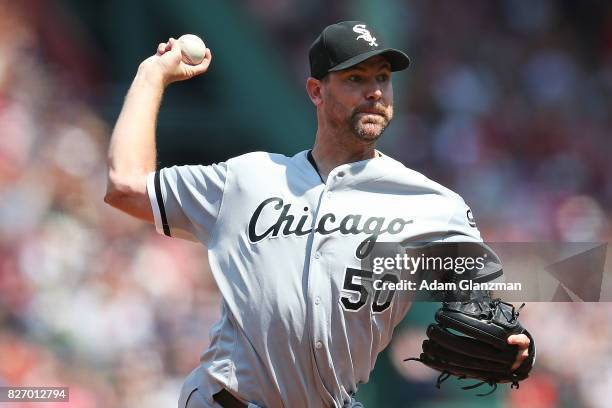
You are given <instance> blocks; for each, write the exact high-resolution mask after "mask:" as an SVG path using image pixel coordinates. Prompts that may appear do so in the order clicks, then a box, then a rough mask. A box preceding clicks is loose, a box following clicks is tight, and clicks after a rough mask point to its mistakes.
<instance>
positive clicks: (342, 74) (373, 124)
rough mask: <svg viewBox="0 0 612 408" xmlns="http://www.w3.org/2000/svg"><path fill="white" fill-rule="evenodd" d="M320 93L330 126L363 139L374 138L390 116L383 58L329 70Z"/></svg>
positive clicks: (387, 76)
mask: <svg viewBox="0 0 612 408" xmlns="http://www.w3.org/2000/svg"><path fill="white" fill-rule="evenodd" d="M324 95H325V106H324V109H325V114H326V115H325V116H326V119H327V122H328V124H329V125H330V127H332V128H334V129H336V130H337V131H339V132H342V133H350V134H352V135H354V136H355V137H357V138H358V139H360V140H362V141H364V142H374V141H376V140H377V139H378V138H379V137H380V136H381V135H382V133H383V132H384V130H385V129H386V128H387V126H388V125H389V123H390V122H391V120H392V119H393V87H392V85H391V70H390V66H389V63H388V62H387V60H386V59H385V58H384V57H381V56H376V57H372V58H370V59H368V60H366V61H364V62H362V63H360V64H358V65H356V66H354V67H351V68H348V69H346V70H343V71H338V72H331V73H330V74H329V75H328V77H326V79H325V80H324Z"/></svg>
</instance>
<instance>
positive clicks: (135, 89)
mask: <svg viewBox="0 0 612 408" xmlns="http://www.w3.org/2000/svg"><path fill="white" fill-rule="evenodd" d="M181 55H182V54H181V49H180V46H179V45H177V43H176V40H174V39H170V40H169V41H168V42H167V43H160V44H159V46H158V48H157V53H156V54H155V55H153V56H151V57H149V58H147V59H146V60H145V61H143V62H142V64H140V67H139V68H138V72H137V73H136V77H135V78H134V82H133V83H132V86H131V87H130V90H129V91H128V94H127V96H126V98H125V101H124V103H123V108H122V109H121V113H120V114H119V118H118V119H117V123H116V124H115V128H114V130H113V134H112V136H111V141H110V147H109V149H108V185H107V189H106V195H105V196H104V201H105V202H106V203H108V204H110V205H112V206H113V207H115V208H118V209H120V210H121V211H124V212H126V213H128V214H131V215H133V216H135V217H138V218H141V219H143V220H146V221H149V222H153V212H152V209H151V205H150V202H149V196H148V194H147V182H146V178H147V174H149V173H151V172H152V171H154V170H155V168H156V149H155V127H156V122H157V114H158V112H159V106H160V104H161V99H162V95H163V93H164V89H165V88H166V87H167V86H168V85H169V84H171V83H172V82H176V81H183V80H186V79H189V78H192V77H194V76H196V75H200V74H202V73H204V72H206V70H207V69H208V66H209V64H210V61H211V59H212V55H211V53H210V50H208V49H206V53H205V58H204V60H203V61H202V62H201V63H200V64H198V65H186V64H184V63H183V62H182V60H181Z"/></svg>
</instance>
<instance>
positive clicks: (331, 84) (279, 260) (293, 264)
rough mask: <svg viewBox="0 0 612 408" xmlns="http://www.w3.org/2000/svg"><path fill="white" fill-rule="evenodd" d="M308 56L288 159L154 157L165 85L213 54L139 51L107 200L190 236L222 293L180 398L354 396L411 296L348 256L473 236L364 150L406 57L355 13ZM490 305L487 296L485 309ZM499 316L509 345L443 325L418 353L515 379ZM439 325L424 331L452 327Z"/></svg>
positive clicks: (525, 359)
mask: <svg viewBox="0 0 612 408" xmlns="http://www.w3.org/2000/svg"><path fill="white" fill-rule="evenodd" d="M309 59H310V77H309V78H308V79H307V81H306V91H307V93H308V96H309V97H310V100H311V101H312V104H313V105H314V107H315V109H316V114H317V132H316V136H315V141H314V146H313V148H312V149H311V150H308V151H302V152H299V153H297V154H295V155H294V156H292V157H286V156H283V155H280V154H273V153H267V152H253V153H249V154H245V155H242V156H239V157H234V158H230V159H228V160H227V161H225V162H222V163H217V164H212V165H208V166H203V165H198V166H175V167H171V168H163V169H156V165H155V163H156V148H155V123H156V118H157V113H158V110H159V106H160V101H161V98H162V94H163V92H164V90H165V88H166V87H167V86H168V85H169V84H171V83H172V82H175V81H183V80H187V79H190V78H192V77H194V76H196V75H201V74H204V73H205V72H206V71H207V69H208V67H209V66H210V64H211V61H212V54H211V51H210V50H206V54H205V57H204V60H203V61H202V62H201V63H200V64H198V65H195V66H191V65H187V64H185V63H184V62H182V61H181V50H180V44H179V43H178V42H177V41H176V40H174V39H170V40H169V41H168V42H166V43H161V44H159V46H158V48H157V52H156V54H155V55H153V56H151V57H149V58H147V59H146V60H145V61H143V62H142V63H141V65H140V67H139V68H138V72H137V74H136V77H135V78H134V81H133V84H132V86H131V88H130V90H129V92H128V94H127V97H126V99H125V103H124V106H123V109H122V111H121V114H120V116H119V118H118V120H117V123H116V125H115V128H114V131H113V134H112V139H111V142H110V149H109V174H108V191H107V194H106V197H105V201H106V202H107V203H109V204H110V205H112V206H114V207H116V208H118V209H120V210H122V211H124V212H126V213H128V214H131V215H133V216H136V217H138V218H141V219H143V220H146V221H148V222H151V223H154V224H155V227H156V229H157V231H158V232H159V233H160V234H164V235H166V236H168V237H177V238H183V239H188V240H193V241H199V242H201V243H202V244H204V245H205V246H206V247H207V248H208V254H209V261H210V266H211V270H212V273H213V275H214V278H215V280H216V282H217V284H218V287H219V290H220V291H221V294H222V297H223V301H222V302H223V304H222V316H221V320H220V321H219V322H218V323H217V324H216V325H215V326H214V328H213V330H212V333H211V343H210V347H209V348H208V349H207V350H206V351H205V352H204V353H203V355H202V357H201V359H200V364H199V365H198V366H197V368H195V370H194V371H193V372H192V373H191V374H190V375H189V376H188V377H187V380H186V381H185V383H184V386H183V389H182V391H181V395H180V399H179V407H180V408H185V407H225V408H228V407H267V408H278V407H291V408H296V407H359V406H361V404H360V403H358V402H357V401H355V399H354V394H355V393H356V391H357V387H358V386H359V384H363V383H366V382H367V381H368V378H369V375H370V372H371V371H372V369H373V367H374V363H375V361H376V357H377V355H378V353H380V352H381V351H382V350H383V349H384V348H385V347H386V346H387V344H388V343H389V341H390V340H391V335H392V332H393V329H394V327H395V326H396V325H397V324H398V323H399V322H400V321H401V320H402V318H403V317H404V316H405V314H406V313H407V311H408V310H409V308H410V298H409V296H408V294H406V293H404V292H402V291H394V292H389V293H387V294H386V296H385V297H383V296H381V295H380V293H379V292H377V291H375V290H372V289H371V287H372V285H368V284H367V282H368V281H370V282H371V280H372V271H369V270H367V269H365V268H364V267H363V262H362V261H363V260H364V259H365V258H366V257H367V256H368V255H369V254H370V253H371V251H372V248H373V247H374V245H375V244H376V243H377V242H383V241H384V242H409V241H414V240H416V239H420V238H422V237H436V238H435V239H436V240H442V241H444V240H449V239H457V237H460V239H463V240H466V241H471V242H477V243H478V242H481V237H480V234H479V232H478V229H477V228H476V226H475V224H474V222H473V219H472V218H471V213H470V211H469V208H468V207H467V205H466V204H465V203H464V201H463V200H462V199H461V197H459V196H458V195H457V194H455V193H453V192H452V191H450V190H448V189H447V188H445V187H443V186H441V185H439V184H437V183H435V182H434V181H431V180H429V179H427V178H426V177H425V176H423V175H422V174H420V173H418V172H416V171H413V170H410V169H408V168H406V167H405V166H404V165H403V164H401V163H400V162H398V161H396V160H394V159H393V158H391V157H389V156H387V155H386V154H383V153H381V152H380V151H378V150H376V142H377V140H378V138H379V137H381V135H382V134H383V131H384V130H385V128H386V127H387V126H388V124H389V123H390V122H391V120H392V118H393V87H392V81H391V75H392V72H395V71H401V70H404V69H405V68H407V67H408V65H409V59H408V57H407V56H406V54H404V53H403V52H401V51H399V50H396V49H393V48H387V47H386V46H385V45H384V41H383V39H382V37H381V36H380V35H379V34H377V33H376V32H375V31H374V30H373V29H372V27H371V26H369V25H368V24H366V23H363V22H359V21H345V22H340V23H337V24H333V25H330V26H328V27H326V28H325V29H324V30H323V31H322V32H321V34H320V35H319V36H318V38H317V39H316V40H315V41H314V43H313V44H312V46H311V48H310V52H309ZM262 98H263V99H264V101H263V102H266V101H265V95H262ZM272 103H273V102H272V101H270V104H272ZM479 302H480V303H478V304H477V305H482V304H485V303H482V302H485V300H482V299H481V300H479ZM466 304H467V303H460V304H459V306H461V305H466ZM500 305H501V304H500V303H495V302H493V301H491V302H489V301H486V304H485V306H486V307H488V308H489V309H487V310H488V311H492V312H493V315H495V310H497V309H495V308H496V307H497V308H498V309H499V308H500V307H502V306H500ZM445 307H446V309H445V310H446V311H447V313H446V314H445V315H444V316H451V314H452V313H451V312H453V311H459V312H463V315H465V316H468V317H469V316H472V317H473V320H478V318H479V317H478V314H476V315H474V314H473V313H472V311H473V308H472V309H469V308H467V306H465V307H464V308H463V309H461V308H460V307H458V306H457V305H454V304H451V303H449V304H445ZM506 307H507V308H509V307H510V306H506ZM500 310H501V309H500ZM504 310H505V309H504ZM508 310H509V309H508ZM502 311H503V310H502ZM470 313H472V314H470ZM512 313H513V314H512V316H513V317H512V319H513V321H512V323H508V324H505V322H501V324H498V326H499V327H501V329H499V330H498V332H499V333H501V337H500V338H501V343H503V344H502V346H501V348H502V349H503V348H504V347H506V348H507V350H505V351H504V350H500V351H499V352H497V351H496V350H497V349H495V348H493V349H489V348H487V347H489V346H490V344H487V346H486V347H485V346H481V345H480V343H481V341H480V340H481V339H479V338H478V336H476V335H472V336H471V337H469V340H466V339H467V338H468V337H467V336H466V339H464V338H460V336H458V335H456V334H455V335H454V336H456V337H457V339H454V338H443V339H442V340H441V343H440V344H438V343H436V345H437V347H435V348H434V349H432V347H428V349H427V350H424V354H423V355H421V358H420V361H422V362H424V363H425V364H428V365H430V366H432V367H434V368H436V369H438V370H440V371H441V372H442V373H443V374H444V375H446V376H448V375H453V374H454V375H457V376H463V377H469V378H478V379H481V380H482V381H483V382H486V383H492V382H494V383H497V382H512V383H515V382H518V381H519V380H521V379H523V378H525V377H526V374H527V373H528V372H529V369H530V368H531V365H532V364H533V360H534V357H535V348H534V347H533V341H532V339H530V336H529V335H528V333H527V332H526V331H525V330H524V329H522V328H521V327H520V325H518V323H517V322H516V321H515V319H514V316H515V315H514V310H512ZM495 316H496V315H495ZM451 317H452V316H451ZM455 320H457V319H455ZM493 320H495V319H493ZM498 320H499V319H498ZM468 323H469V322H468ZM485 323H487V322H485ZM497 323H500V322H497ZM466 324H467V323H466ZM446 327H447V326H440V327H437V329H438V330H439V331H442V332H445V333H449V334H450V332H449V331H448V330H447V329H446ZM483 330H484V331H486V328H484V329H483ZM506 333H507V334H506ZM438 339H439V336H438ZM458 341H471V342H474V344H472V343H470V344H472V346H473V347H472V349H471V350H472V351H473V353H474V354H475V358H474V359H472V358H471V357H465V356H464V358H463V359H461V358H460V359H459V360H458V361H455V360H453V353H457V350H456V349H453V348H452V345H453V342H458ZM432 342H433V340H432V341H431V342H430V344H433V343H432ZM462 344H463V343H462ZM464 346H465V345H463V346H462V347H463V348H465V347H464ZM497 346H498V347H499V345H497ZM462 347H459V349H461V348H462ZM491 347H493V346H491ZM480 350H483V351H482V352H481V351H480ZM459 351H461V350H459ZM504 353H505V354H504ZM476 357H482V358H484V359H485V360H486V358H488V357H491V358H493V360H495V359H497V360H499V361H498V365H497V366H495V365H487V364H485V363H486V361H488V360H486V361H485V360H483V361H484V362H482V363H478V359H476ZM502 357H503V358H502ZM466 361H467V363H466ZM473 361H475V362H476V363H473ZM475 364H476V365H478V364H482V365H481V366H477V367H474V365H475ZM464 366H465V367H464ZM491 372H495V373H499V372H503V373H504V375H503V376H502V375H501V374H500V375H498V376H496V377H493V376H492V375H491V374H490V373H491ZM517 373H519V374H517Z"/></svg>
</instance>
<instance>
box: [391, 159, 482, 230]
mask: <svg viewBox="0 0 612 408" xmlns="http://www.w3.org/2000/svg"><path fill="white" fill-rule="evenodd" d="M385 162H386V163H385V166H388V171H389V172H390V174H393V177H394V178H397V179H398V180H401V181H400V182H401V183H405V184H406V185H408V186H410V188H411V189H416V190H417V192H418V193H420V194H432V195H434V196H436V197H437V200H442V202H443V203H444V204H443V207H444V208H446V210H445V213H447V214H446V215H444V216H445V217H448V222H449V225H451V226H452V227H454V228H458V229H462V230H467V231H469V232H470V235H477V236H479V232H478V230H477V227H476V222H475V220H474V215H473V213H472V210H471V209H470V207H469V206H468V205H467V203H466V202H465V200H464V199H463V197H461V196H460V195H459V194H458V193H456V192H455V191H453V190H451V189H450V188H448V187H445V186H443V185H442V184H440V183H438V182H436V181H434V180H432V179H430V178H428V177H427V176H425V175H424V174H422V173H420V172H418V171H416V170H413V169H410V168H408V167H406V166H405V165H404V164H403V163H401V162H399V161H397V160H395V159H393V158H391V157H389V156H385Z"/></svg>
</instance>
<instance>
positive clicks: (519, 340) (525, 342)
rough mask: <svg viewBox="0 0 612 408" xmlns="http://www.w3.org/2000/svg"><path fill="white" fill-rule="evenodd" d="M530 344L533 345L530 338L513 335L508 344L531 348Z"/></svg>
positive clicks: (522, 335)
mask: <svg viewBox="0 0 612 408" xmlns="http://www.w3.org/2000/svg"><path fill="white" fill-rule="evenodd" d="M529 343H531V341H530V340H529V337H527V336H525V335H524V334H513V335H511V336H509V337H508V344H515V345H517V346H519V347H520V348H527V347H529Z"/></svg>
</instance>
